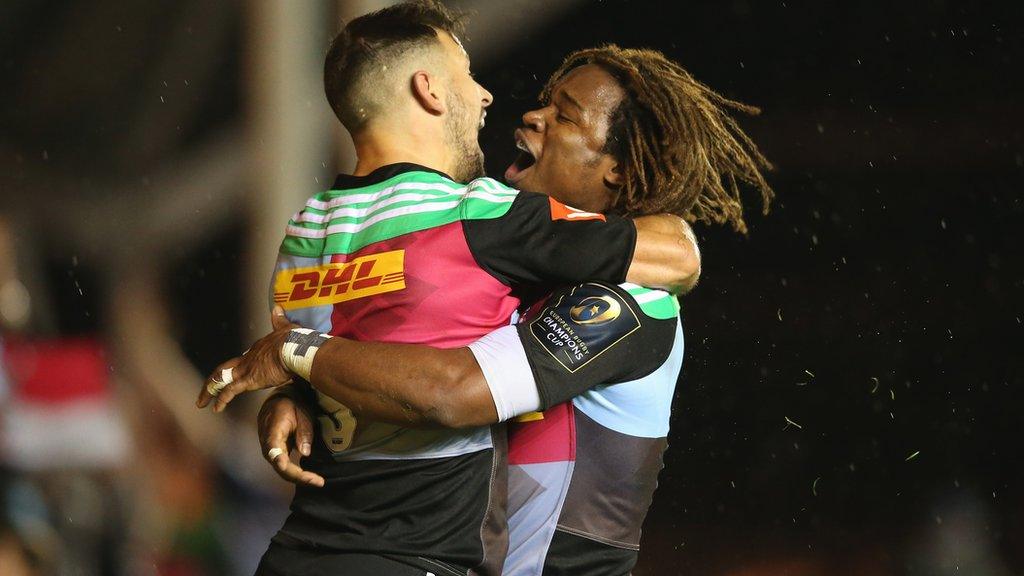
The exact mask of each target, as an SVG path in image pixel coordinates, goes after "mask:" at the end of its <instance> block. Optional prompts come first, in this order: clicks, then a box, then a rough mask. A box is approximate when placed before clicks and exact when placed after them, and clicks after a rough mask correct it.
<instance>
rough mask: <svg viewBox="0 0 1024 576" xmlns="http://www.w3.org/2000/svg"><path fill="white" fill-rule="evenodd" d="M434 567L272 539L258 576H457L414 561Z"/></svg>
mask: <svg viewBox="0 0 1024 576" xmlns="http://www.w3.org/2000/svg"><path fill="white" fill-rule="evenodd" d="M408 562H413V563H415V564H419V565H421V566H432V565H433V561H431V560H428V559H425V558H415V559H409V560H408V561H405V559H400V558H397V557H385V556H378V555H375V554H357V553H345V552H330V551H324V550H315V549H310V548H289V547H286V546H282V545H281V544H278V543H276V542H271V543H270V547H269V548H267V551H266V553H265V554H263V558H262V559H260V565H259V566H258V567H257V568H256V574H255V576H385V575H386V576H457V575H461V574H464V572H456V571H454V570H451V569H449V568H447V567H446V566H445V565H443V564H440V563H438V564H437V567H436V568H430V569H429V570H428V569H426V568H418V567H417V566H415V565H413V564H410V563H408Z"/></svg>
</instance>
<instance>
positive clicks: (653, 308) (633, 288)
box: [619, 282, 679, 320]
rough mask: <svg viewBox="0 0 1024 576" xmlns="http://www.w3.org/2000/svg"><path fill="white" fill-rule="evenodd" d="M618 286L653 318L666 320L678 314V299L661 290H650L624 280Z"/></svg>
mask: <svg viewBox="0 0 1024 576" xmlns="http://www.w3.org/2000/svg"><path fill="white" fill-rule="evenodd" d="M619 287H620V288H622V289H623V290H625V291H626V292H627V293H628V294H629V295H630V296H632V297H633V299H634V300H635V301H636V303H637V304H639V305H640V309H641V310H643V312H644V314H647V315H648V316H650V317H651V318H654V319H655V320H668V319H669V318H674V317H676V316H678V315H679V300H677V299H676V297H675V296H673V295H671V294H669V293H668V292H665V291H663V290H652V289H650V288H644V287H643V286H640V285H637V284H632V283H630V282H624V283H622V284H619Z"/></svg>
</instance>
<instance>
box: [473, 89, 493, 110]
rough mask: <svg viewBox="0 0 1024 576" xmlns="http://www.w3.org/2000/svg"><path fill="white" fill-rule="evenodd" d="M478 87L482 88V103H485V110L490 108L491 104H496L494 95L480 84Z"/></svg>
mask: <svg viewBox="0 0 1024 576" xmlns="http://www.w3.org/2000/svg"><path fill="white" fill-rule="evenodd" d="M477 86H479V87H480V102H482V103H483V107H484V108H487V107H488V106H490V105H491V102H494V95H493V94H491V93H490V92H489V91H488V90H487V88H484V87H483V86H480V85H479V84H477Z"/></svg>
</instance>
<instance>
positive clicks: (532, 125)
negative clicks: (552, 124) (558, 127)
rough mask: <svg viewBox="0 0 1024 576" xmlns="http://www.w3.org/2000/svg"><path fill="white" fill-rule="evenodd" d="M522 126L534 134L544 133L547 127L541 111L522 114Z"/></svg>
mask: <svg viewBox="0 0 1024 576" xmlns="http://www.w3.org/2000/svg"><path fill="white" fill-rule="evenodd" d="M523 125H524V126H526V127H527V128H529V129H530V130H533V131H535V132H544V129H545V128H546V127H547V124H546V123H545V121H544V112H543V111H542V110H530V111H529V112H527V113H526V114H523Z"/></svg>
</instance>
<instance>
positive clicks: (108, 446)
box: [0, 338, 128, 470]
mask: <svg viewBox="0 0 1024 576" xmlns="http://www.w3.org/2000/svg"><path fill="white" fill-rule="evenodd" d="M0 362H2V367H3V369H4V371H5V372H6V380H7V381H8V386H9V390H8V392H7V394H6V396H7V398H6V402H5V403H4V405H3V410H2V419H0V424H2V427H0V447H2V450H3V453H2V454H3V460H4V461H5V462H7V463H8V464H10V465H11V466H13V467H15V468H20V469H24V470H52V469H57V468H64V469H66V468H91V469H96V468H111V467H115V466H118V465H119V464H121V463H122V462H123V461H124V459H125V457H126V455H127V453H128V434H127V433H126V431H125V427H124V425H123V423H122V420H121V417H120V414H119V413H118V410H117V409H116V406H115V401H114V400H115V399H114V387H113V386H112V384H111V379H110V374H111V370H110V367H109V364H108V362H107V355H106V352H105V350H104V347H103V345H102V344H101V343H100V342H99V341H97V340H95V339H91V338H66V339H54V340H34V341H33V340H7V341H4V342H3V352H2V356H0Z"/></svg>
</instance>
